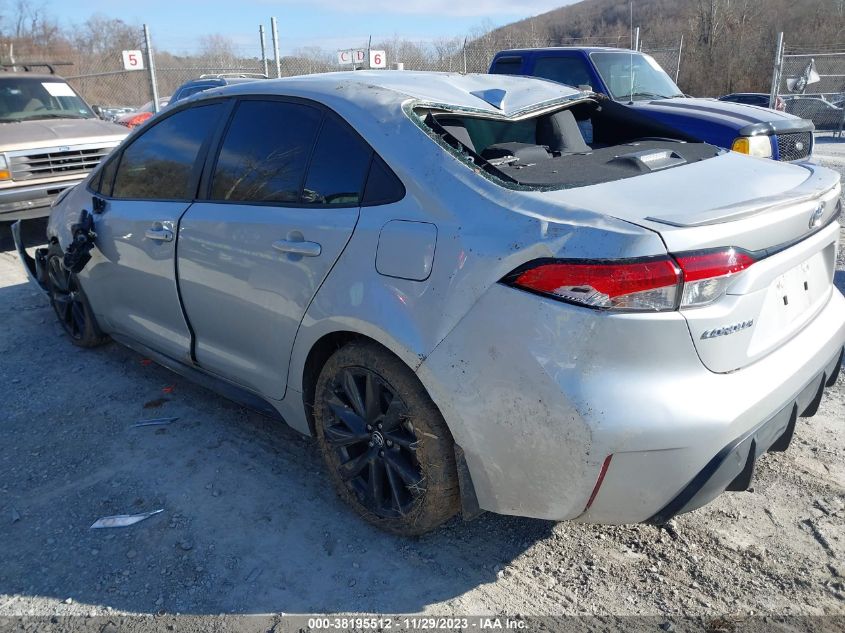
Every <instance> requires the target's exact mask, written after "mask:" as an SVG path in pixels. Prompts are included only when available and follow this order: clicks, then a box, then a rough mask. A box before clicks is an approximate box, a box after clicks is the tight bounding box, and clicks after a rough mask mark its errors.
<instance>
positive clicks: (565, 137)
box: [417, 100, 721, 187]
mask: <svg viewBox="0 0 845 633" xmlns="http://www.w3.org/2000/svg"><path fill="white" fill-rule="evenodd" d="M417 115H418V116H420V118H421V119H422V120H423V122H424V123H425V124H426V125H427V126H428V128H429V129H430V130H431V131H432V132H433V133H434V134H435V135H436V136H438V137H439V138H441V139H442V140H443V141H445V142H446V143H447V144H448V145H450V146H451V147H453V148H454V149H456V150H458V151H460V152H462V153H463V154H464V155H465V156H466V157H467V158H468V159H470V160H471V161H472V162H473V163H474V164H476V165H477V166H479V167H481V168H482V169H484V171H485V172H487V173H488V174H491V175H493V176H496V177H497V178H499V179H501V180H504V181H506V182H509V183H515V184H519V185H528V186H539V187H561V186H562V187H579V186H586V185H593V184H598V183H602V182H609V181H612V180H619V179H622V178H629V177H632V176H637V175H639V174H643V173H648V172H653V171H659V170H662V169H667V168H671V167H676V166H679V165H684V164H687V163H692V162H697V161H700V160H705V159H707V158H711V157H713V156H716V155H718V154H719V152H720V151H721V150H719V149H718V148H717V147H715V146H713V145H709V144H707V143H701V142H697V141H695V140H694V139H692V138H691V137H689V136H687V135H686V134H684V133H682V132H680V131H678V130H675V129H674V128H669V127H667V126H664V125H661V124H659V123H656V122H655V121H653V120H651V119H647V118H645V117H643V116H641V115H639V114H637V113H636V112H632V111H631V110H630V109H629V108H625V107H624V106H621V105H619V104H617V103H615V102H613V101H610V100H602V101H601V102H599V101H594V100H585V101H582V102H579V103H577V104H573V105H568V106H566V107H563V108H558V109H556V110H553V111H551V112H549V111H545V112H542V113H540V114H538V115H536V116H529V117H523V118H519V119H516V120H506V119H500V118H491V117H483V116H479V115H477V114H475V113H471V114H470V113H462V112H434V111H426V110H424V109H418V110H417Z"/></svg>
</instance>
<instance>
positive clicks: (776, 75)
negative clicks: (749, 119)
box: [769, 31, 783, 108]
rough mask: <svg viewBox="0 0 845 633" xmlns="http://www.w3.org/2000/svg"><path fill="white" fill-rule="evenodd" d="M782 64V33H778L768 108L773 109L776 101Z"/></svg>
mask: <svg viewBox="0 0 845 633" xmlns="http://www.w3.org/2000/svg"><path fill="white" fill-rule="evenodd" d="M782 63H783V31H781V32H780V33H778V43H777V47H776V48H775V67H774V70H773V71H772V89H771V91H770V92H769V107H770V108H774V107H775V103H777V100H778V90H779V89H780V73H781V64H782Z"/></svg>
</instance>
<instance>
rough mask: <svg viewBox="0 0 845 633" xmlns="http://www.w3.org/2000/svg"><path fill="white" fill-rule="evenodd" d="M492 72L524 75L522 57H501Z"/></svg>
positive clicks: (494, 73) (495, 73)
mask: <svg viewBox="0 0 845 633" xmlns="http://www.w3.org/2000/svg"><path fill="white" fill-rule="evenodd" d="M490 72H491V74H493V75H522V74H523V71H522V57H517V56H508V57H499V58H498V59H497V60H496V61H495V62H493V68H491V69H490Z"/></svg>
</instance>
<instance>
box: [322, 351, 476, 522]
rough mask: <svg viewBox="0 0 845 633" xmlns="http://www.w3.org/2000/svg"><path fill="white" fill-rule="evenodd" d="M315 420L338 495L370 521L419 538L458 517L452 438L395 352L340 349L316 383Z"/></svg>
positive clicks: (415, 378) (458, 503)
mask: <svg viewBox="0 0 845 633" xmlns="http://www.w3.org/2000/svg"><path fill="white" fill-rule="evenodd" d="M314 421H315V431H316V436H317V441H318V442H319V445H320V449H321V451H322V453H323V458H324V459H325V462H326V465H327V466H328V469H329V474H330V477H331V479H332V480H333V482H334V484H335V487H336V488H337V490H338V493H339V494H340V496H341V497H342V498H343V499H345V500H346V501H347V502H348V503H349V504H350V505H351V506H352V507H353V508H355V510H356V512H358V514H360V515H361V516H362V517H364V518H365V519H366V520H367V521H369V522H370V523H373V524H374V525H376V526H378V527H380V528H382V529H384V530H387V531H389V532H393V533H394V534H399V535H402V536H414V535H418V534H423V533H425V532H428V531H430V530H432V529H434V528H435V527H437V526H438V525H440V524H441V523H443V522H444V521H446V520H447V519H449V518H450V517H452V516H454V515H455V514H456V513H457V512H458V510H459V508H460V491H459V488H458V474H457V471H456V468H455V453H454V442H453V440H452V435H451V433H449V429H448V428H447V427H446V422H445V421H444V420H443V416H442V415H440V411H438V409H437V407H436V406H435V405H434V403H433V402H432V401H431V398H430V397H429V396H428V394H427V393H426V391H425V388H424V387H423V386H422V384H421V383H420V381H419V379H418V378H417V377H416V376H415V375H414V373H413V372H412V371H411V370H410V369H409V368H408V367H407V366H406V365H405V364H404V363H403V362H402V361H401V360H399V359H398V358H396V357H395V356H393V355H392V354H391V353H390V352H388V351H386V350H385V349H383V348H382V347H380V346H378V345H377V344H375V343H370V342H352V343H349V344H347V345H345V346H344V347H342V348H340V349H339V350H338V351H336V352H335V353H334V354H333V355H332V356H331V358H329V360H328V362H327V363H326V364H325V366H324V367H323V369H322V371H321V372H320V376H319V378H318V379H317V387H316V391H315V406H314Z"/></svg>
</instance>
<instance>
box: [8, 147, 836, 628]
mask: <svg viewBox="0 0 845 633" xmlns="http://www.w3.org/2000/svg"><path fill="white" fill-rule="evenodd" d="M822 149H823V151H824V152H825V154H835V153H837V152H839V151H840V147H839V146H833V145H828V144H824V146H823V148H822ZM841 153H842V159H837V158H833V159H831V163H830V164H832V165H834V166H845V152H841ZM824 160H826V159H824ZM37 228H38V227H31V228H30V231H31V232H32V233H33V234H34V233H35V232H36V229H37ZM40 228H41V229H42V230H43V226H42V227H40ZM0 230H2V231H3V235H2V239H3V242H2V250H3V251H4V252H2V253H0V319H1V320H2V323H3V327H2V329H0V384H2V385H3V388H2V393H3V398H2V408H0V424H2V431H3V436H2V437H3V441H2V443H0V474H2V476H0V561H2V564H0V615H52V614H58V615H63V614H84V615H88V614H91V615H95V614H104V613H112V614H113V613H114V612H129V613H156V612H164V613H175V612H181V613H188V614H197V615H207V614H219V613H242V614H255V613H278V612H286V613H308V612H335V611H342V612H425V613H430V614H443V615H448V614H478V613H508V614H517V613H521V614H526V615H542V614H615V615H621V614H630V615H635V614H640V615H643V614H648V615H655V616H661V617H666V618H669V619H671V618H672V617H673V616H677V615H679V614H682V613H686V614H696V615H707V616H715V615H716V614H729V615H731V616H745V615H748V614H840V615H843V614H845V528H843V526H845V424H843V423H845V380H842V379H840V381H839V383H838V384H837V385H836V387H835V388H834V389H833V390H831V391H829V392H828V394H827V395H826V397H825V398H824V401H823V402H822V405H821V409H820V411H819V413H818V415H817V416H816V417H814V418H811V419H807V420H801V421H800V424H799V425H798V428H797V431H796V435H795V439H794V441H793V445H792V446H791V447H790V449H789V451H788V452H786V453H783V454H772V455H768V456H766V457H765V458H764V459H762V460H761V462H760V464H759V471H758V474H757V478H756V481H755V483H754V488H753V490H752V491H749V492H744V493H729V494H725V495H723V496H721V497H720V498H719V499H718V500H716V501H715V502H714V503H712V504H711V505H709V506H707V507H705V508H703V509H701V510H698V511H696V512H693V513H691V514H688V515H684V516H681V517H679V518H678V519H677V520H676V521H674V522H673V523H671V524H670V526H669V527H668V528H662V529H661V528H657V527H651V526H636V525H634V526H624V527H600V526H587V525H575V524H566V523H561V524H555V523H550V522H544V521H536V520H528V519H519V518H509V517H501V516H493V515H485V516H482V517H481V518H479V519H477V520H476V521H474V522H471V523H466V524H465V523H462V522H461V521H458V520H456V521H453V522H451V523H449V524H448V525H446V526H445V527H443V528H442V529H440V530H439V531H437V532H436V533H434V534H431V535H428V536H426V537H424V538H421V539H418V540H402V539H399V538H395V537H392V536H387V535H385V534H383V533H381V532H379V531H377V530H375V529H373V528H370V527H368V526H367V525H366V524H364V523H363V522H361V521H359V520H358V519H357V518H356V517H355V516H354V515H353V514H352V513H351V512H350V511H349V510H347V508H346V507H345V506H344V505H343V504H342V503H341V502H340V501H339V500H338V499H337V498H336V496H335V494H334V492H332V490H331V489H330V488H329V487H328V486H327V484H326V481H325V478H324V477H323V474H322V464H321V461H320V459H319V456H318V454H317V451H316V448H315V446H314V444H313V443H312V442H311V441H310V440H309V439H306V438H303V437H300V436H299V435H298V434H296V433H295V432H293V431H291V430H289V429H287V428H285V427H284V426H282V425H280V424H279V423H276V422H272V421H269V420H267V419H265V418H263V417H261V416H260V415H257V414H254V413H252V412H250V411H248V410H246V409H243V408H240V407H239V406H236V405H234V404H232V403H230V402H229V401H227V400H224V399H222V398H221V397H219V396H217V395H215V394H214V393H211V392H209V391H205V390H203V389H201V388H199V387H196V386H194V385H192V384H191V383H190V382H188V381H187V380H184V379H182V378H179V377H177V376H175V375H173V374H171V373H169V372H168V371H167V370H165V369H162V368H160V367H158V366H156V365H154V364H149V363H148V362H145V361H144V359H142V357H140V356H138V355H137V354H135V353H133V352H130V351H128V350H127V349H124V348H122V347H120V346H119V345H116V344H109V345H107V346H105V347H102V348H99V349H96V350H90V351H83V350H80V349H77V348H75V347H73V346H72V345H71V344H70V342H69V341H68V340H67V339H66V338H65V336H64V335H63V333H62V331H61V328H60V326H59V325H58V324H57V323H56V322H55V320H54V318H53V314H52V312H51V310H50V307H49V305H48V302H47V300H46V299H45V297H43V296H42V295H41V294H40V293H39V292H37V291H36V290H35V289H34V288H33V287H32V286H30V285H28V284H27V283H26V280H25V277H24V274H23V271H22V269H21V268H20V266H19V265H18V263H17V261H16V259H15V257H14V255H13V253H12V252H10V248H11V247H10V244H9V238H8V234H7V231H8V229H7V228H5V227H3V228H2V229H0ZM843 246H845V231H843ZM838 264H839V272H838V273H837V278H836V281H837V285H838V286H839V287H840V289H845V261H843V254H842V253H840V261H839V262H838ZM163 416H178V417H179V420H178V421H176V422H174V423H172V424H170V425H168V426H162V427H147V428H131V426H132V424H133V423H135V422H138V421H139V420H142V419H147V418H157V417H163ZM158 508H163V509H164V512H162V513H161V514H159V515H157V516H155V517H152V518H150V519H148V520H146V521H144V522H142V523H139V524H137V525H135V526H132V527H129V528H124V529H114V530H90V529H89V526H90V525H91V524H92V523H93V522H94V521H95V520H96V519H97V518H98V517H101V516H104V515H112V514H122V513H134V512H142V511H148V510H155V509H158ZM209 621H210V620H209ZM669 628H670V627H669Z"/></svg>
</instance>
